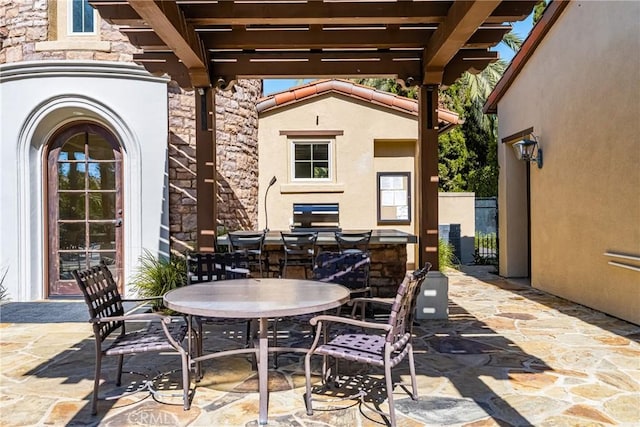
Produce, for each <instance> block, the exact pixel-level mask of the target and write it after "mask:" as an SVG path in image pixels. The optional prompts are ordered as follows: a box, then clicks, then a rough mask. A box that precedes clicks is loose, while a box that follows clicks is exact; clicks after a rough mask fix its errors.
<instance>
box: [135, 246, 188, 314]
mask: <svg viewBox="0 0 640 427" xmlns="http://www.w3.org/2000/svg"><path fill="white" fill-rule="evenodd" d="M186 283H187V269H186V265H185V261H184V259H183V258H182V257H180V256H177V255H174V254H171V255H170V256H169V257H162V256H160V257H156V256H155V255H154V254H152V253H151V252H150V251H148V250H146V249H145V250H144V253H143V254H142V256H140V265H139V266H138V270H137V273H136V274H135V276H134V277H133V280H132V282H131V284H132V285H133V288H134V289H136V290H137V291H138V294H139V295H140V296H141V297H155V296H162V295H164V294H166V293H167V292H169V291H170V290H172V289H175V288H178V287H180V286H184V285H185V284H186ZM160 307H162V301H161V300H158V301H156V302H154V303H153V308H154V310H158V309H160Z"/></svg>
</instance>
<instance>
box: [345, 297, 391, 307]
mask: <svg viewBox="0 0 640 427" xmlns="http://www.w3.org/2000/svg"><path fill="white" fill-rule="evenodd" d="M348 304H349V305H358V304H380V305H386V306H391V305H393V298H376V297H358V298H351V300H349V303H348Z"/></svg>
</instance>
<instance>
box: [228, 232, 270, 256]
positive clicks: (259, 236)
mask: <svg viewBox="0 0 640 427" xmlns="http://www.w3.org/2000/svg"><path fill="white" fill-rule="evenodd" d="M264 237H265V233H264V232H263V231H259V232H250V231H232V232H229V234H228V238H229V246H230V248H229V249H230V252H245V253H253V254H258V253H262V246H263V245H264Z"/></svg>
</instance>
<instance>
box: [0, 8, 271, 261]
mask: <svg viewBox="0 0 640 427" xmlns="http://www.w3.org/2000/svg"><path fill="white" fill-rule="evenodd" d="M54 15H55V2H54V1H46V0H0V43H1V44H2V46H1V47H0V63H3V64H4V63H14V62H21V61H46V60H65V59H66V60H96V61H118V62H132V59H133V54H134V53H136V52H138V51H139V50H138V49H137V48H136V47H134V46H133V45H131V44H130V43H129V40H128V39H127V37H126V36H124V35H123V34H122V33H120V32H119V31H118V29H117V27H115V26H112V25H110V24H109V23H107V22H105V21H101V26H100V41H103V42H105V41H106V42H109V43H110V49H108V50H107V51H96V50H46V51H36V43H37V42H44V41H49V40H50V37H51V35H52V34H53V33H55V28H53V27H54V25H53V24H52V25H50V23H51V22H52V21H51V20H50V17H51V16H54ZM261 90H262V86H261V81H260V80H240V81H239V82H238V83H237V84H236V85H235V87H234V88H232V89H231V90H228V91H218V93H217V95H216V129H217V132H216V138H217V142H218V146H217V156H218V177H217V179H218V186H219V187H218V209H219V214H218V216H219V219H220V224H221V225H224V226H226V227H227V228H229V229H239V228H247V229H250V228H255V227H256V226H257V218H258V212H257V209H258V206H257V205H258V198H257V195H258V146H257V144H258V114H257V112H256V109H255V104H256V100H257V99H258V98H259V97H260V94H261ZM168 98H169V99H168V108H169V124H168V126H169V227H170V238H171V246H172V249H173V250H175V251H179V252H182V251H184V250H187V249H194V242H195V241H196V239H197V222H196V197H197V195H196V176H195V173H196V162H195V118H194V117H195V105H194V104H195V102H194V95H193V92H192V91H184V90H182V89H180V88H179V87H178V86H177V85H175V84H174V83H173V82H172V83H170V84H169V88H168Z"/></svg>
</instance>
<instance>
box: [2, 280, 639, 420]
mask: <svg viewBox="0 0 640 427" xmlns="http://www.w3.org/2000/svg"><path fill="white" fill-rule="evenodd" d="M449 298H450V316H449V320H448V321H425V320H423V321H421V322H420V325H419V326H417V327H415V328H414V333H415V335H416V336H415V339H414V346H415V351H416V369H417V374H418V383H419V394H420V400H419V401H418V402H414V401H412V400H411V399H410V398H409V397H408V396H407V395H405V394H404V392H403V391H402V389H401V388H400V387H398V388H396V390H395V392H396V399H397V400H396V408H397V412H398V416H399V419H398V425H401V426H420V425H434V426H435V425H465V426H471V425H473V426H492V425H502V426H507V425H518V426H526V425H561V426H562V425H567V426H569V425H634V424H636V423H637V422H638V421H640V414H639V413H638V409H637V408H639V407H640V384H639V383H638V381H639V378H640V345H639V344H638V336H640V327H638V326H635V325H632V324H629V323H626V322H623V321H621V320H617V319H614V318H611V317H609V316H606V315H604V314H601V313H598V312H595V311H592V310H589V309H587V308H584V307H581V306H576V305H574V304H571V303H568V302H566V301H564V300H561V299H559V298H555V297H552V296H549V295H547V294H544V293H541V292H539V291H536V290H534V289H531V288H528V287H522V286H518V285H512V284H509V283H508V282H507V281H504V280H502V279H500V278H499V277H497V276H493V275H491V274H487V273H486V270H481V269H479V270H473V271H472V272H471V273H470V274H464V273H452V274H451V275H450V292H449ZM7 320H8V319H7V318H6V317H5V316H3V322H7ZM279 328H280V330H281V331H287V330H288V331H289V333H288V334H285V335H286V338H287V339H288V340H289V341H290V342H294V343H297V344H298V345H305V346H308V341H307V340H306V338H305V337H304V334H302V333H298V332H297V331H296V329H297V326H293V325H292V326H291V327H290V328H287V327H286V325H283V324H281V325H280V327H279ZM0 331H1V334H2V364H1V369H2V372H1V374H2V386H1V394H2V401H3V403H2V415H1V423H2V425H36V424H52V425H98V424H99V425H187V424H188V425H197V426H199V425H230V426H245V425H255V424H256V419H257V412H258V396H257V393H256V390H257V382H256V379H255V373H254V372H253V371H252V370H251V361H250V360H249V358H248V357H247V356H237V357H229V358H221V359H216V360H213V361H208V363H206V364H205V369H206V375H205V377H204V379H203V380H202V381H201V382H200V383H199V384H198V388H197V390H196V394H195V398H194V400H193V404H192V409H191V410H190V411H186V412H185V411H183V410H182V408H181V406H169V405H161V404H158V403H156V402H154V401H153V400H152V399H151V398H149V397H148V394H146V393H139V394H136V395H133V396H130V397H126V398H121V399H119V400H113V401H101V402H100V405H99V414H98V415H97V416H96V417H92V416H91V415H90V414H89V396H90V392H91V388H92V382H91V381H92V378H93V340H92V338H91V337H90V332H91V331H90V327H89V325H88V324H86V323H51V324H47V325H46V326H44V325H43V324H36V323H33V324H28V323H22V324H18V323H3V324H2V329H0ZM242 331H243V325H242V324H239V325H238V327H237V328H230V329H228V330H226V334H225V329H224V328H222V327H217V326H215V327H211V328H210V329H209V330H208V334H207V338H206V339H205V348H206V349H208V350H212V349H218V348H222V347H229V346H230V345H242V343H243V341H244V337H243V336H242ZM294 345H295V344H294ZM110 359H113V360H110ZM146 360H147V358H144V355H141V356H133V357H130V358H129V362H128V363H125V369H127V368H129V369H132V370H140V371H142V372H145V373H150V374H152V375H154V374H155V373H156V372H161V371H167V370H170V369H175V368H178V367H179V361H178V358H177V357H175V356H172V355H171V356H170V355H167V356H160V357H158V358H156V361H154V364H153V366H149V365H148V364H147V363H146ZM105 362H106V363H107V365H106V366H105V367H104V369H103V373H104V374H105V375H104V377H105V378H106V379H107V382H106V383H105V384H104V385H103V387H102V389H101V391H102V394H104V393H107V394H109V393H113V391H114V388H115V385H114V383H113V378H114V375H113V372H114V369H115V363H114V362H115V358H107V359H105ZM316 362H318V363H319V362H320V360H319V358H318V360H317V361H316ZM279 363H280V368H279V369H278V370H275V371H271V372H270V377H269V381H270V389H271V390H272V393H271V398H270V410H269V421H270V423H269V425H301V426H304V425H309V426H311V425H313V426H317V425H331V426H351V425H378V424H377V423H376V422H375V421H379V420H380V417H379V416H377V415H375V414H373V413H371V412H369V411H367V410H366V409H365V410H364V414H366V416H365V415H363V413H361V412H360V410H359V408H358V406H357V405H356V406H351V407H348V408H346V409H342V410H339V411H326V412H323V411H316V412H315V414H314V416H313V417H308V416H307V415H306V413H305V409H304V402H303V398H302V394H303V389H304V369H303V360H302V358H301V357H300V355H296V354H281V355H280V357H279ZM360 372H361V371H360ZM394 372H395V374H396V376H397V377H402V379H403V380H405V381H408V377H409V376H408V367H407V365H406V362H405V363H402V364H401V365H400V366H399V367H398V368H397V369H396V370H395V371H394ZM376 376H377V375H376ZM123 380H124V381H130V380H136V381H137V380H138V378H137V377H135V376H127V375H125V376H124V377H123ZM316 380H317V377H316ZM162 388H164V389H179V388H180V385H179V379H178V376H173V375H172V376H170V377H169V380H168V381H165V382H163V383H162ZM374 398H375V396H374ZM168 400H173V401H175V402H179V398H170V399H168ZM367 417H370V418H371V419H372V420H375V421H372V420H370V419H368V418H367Z"/></svg>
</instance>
